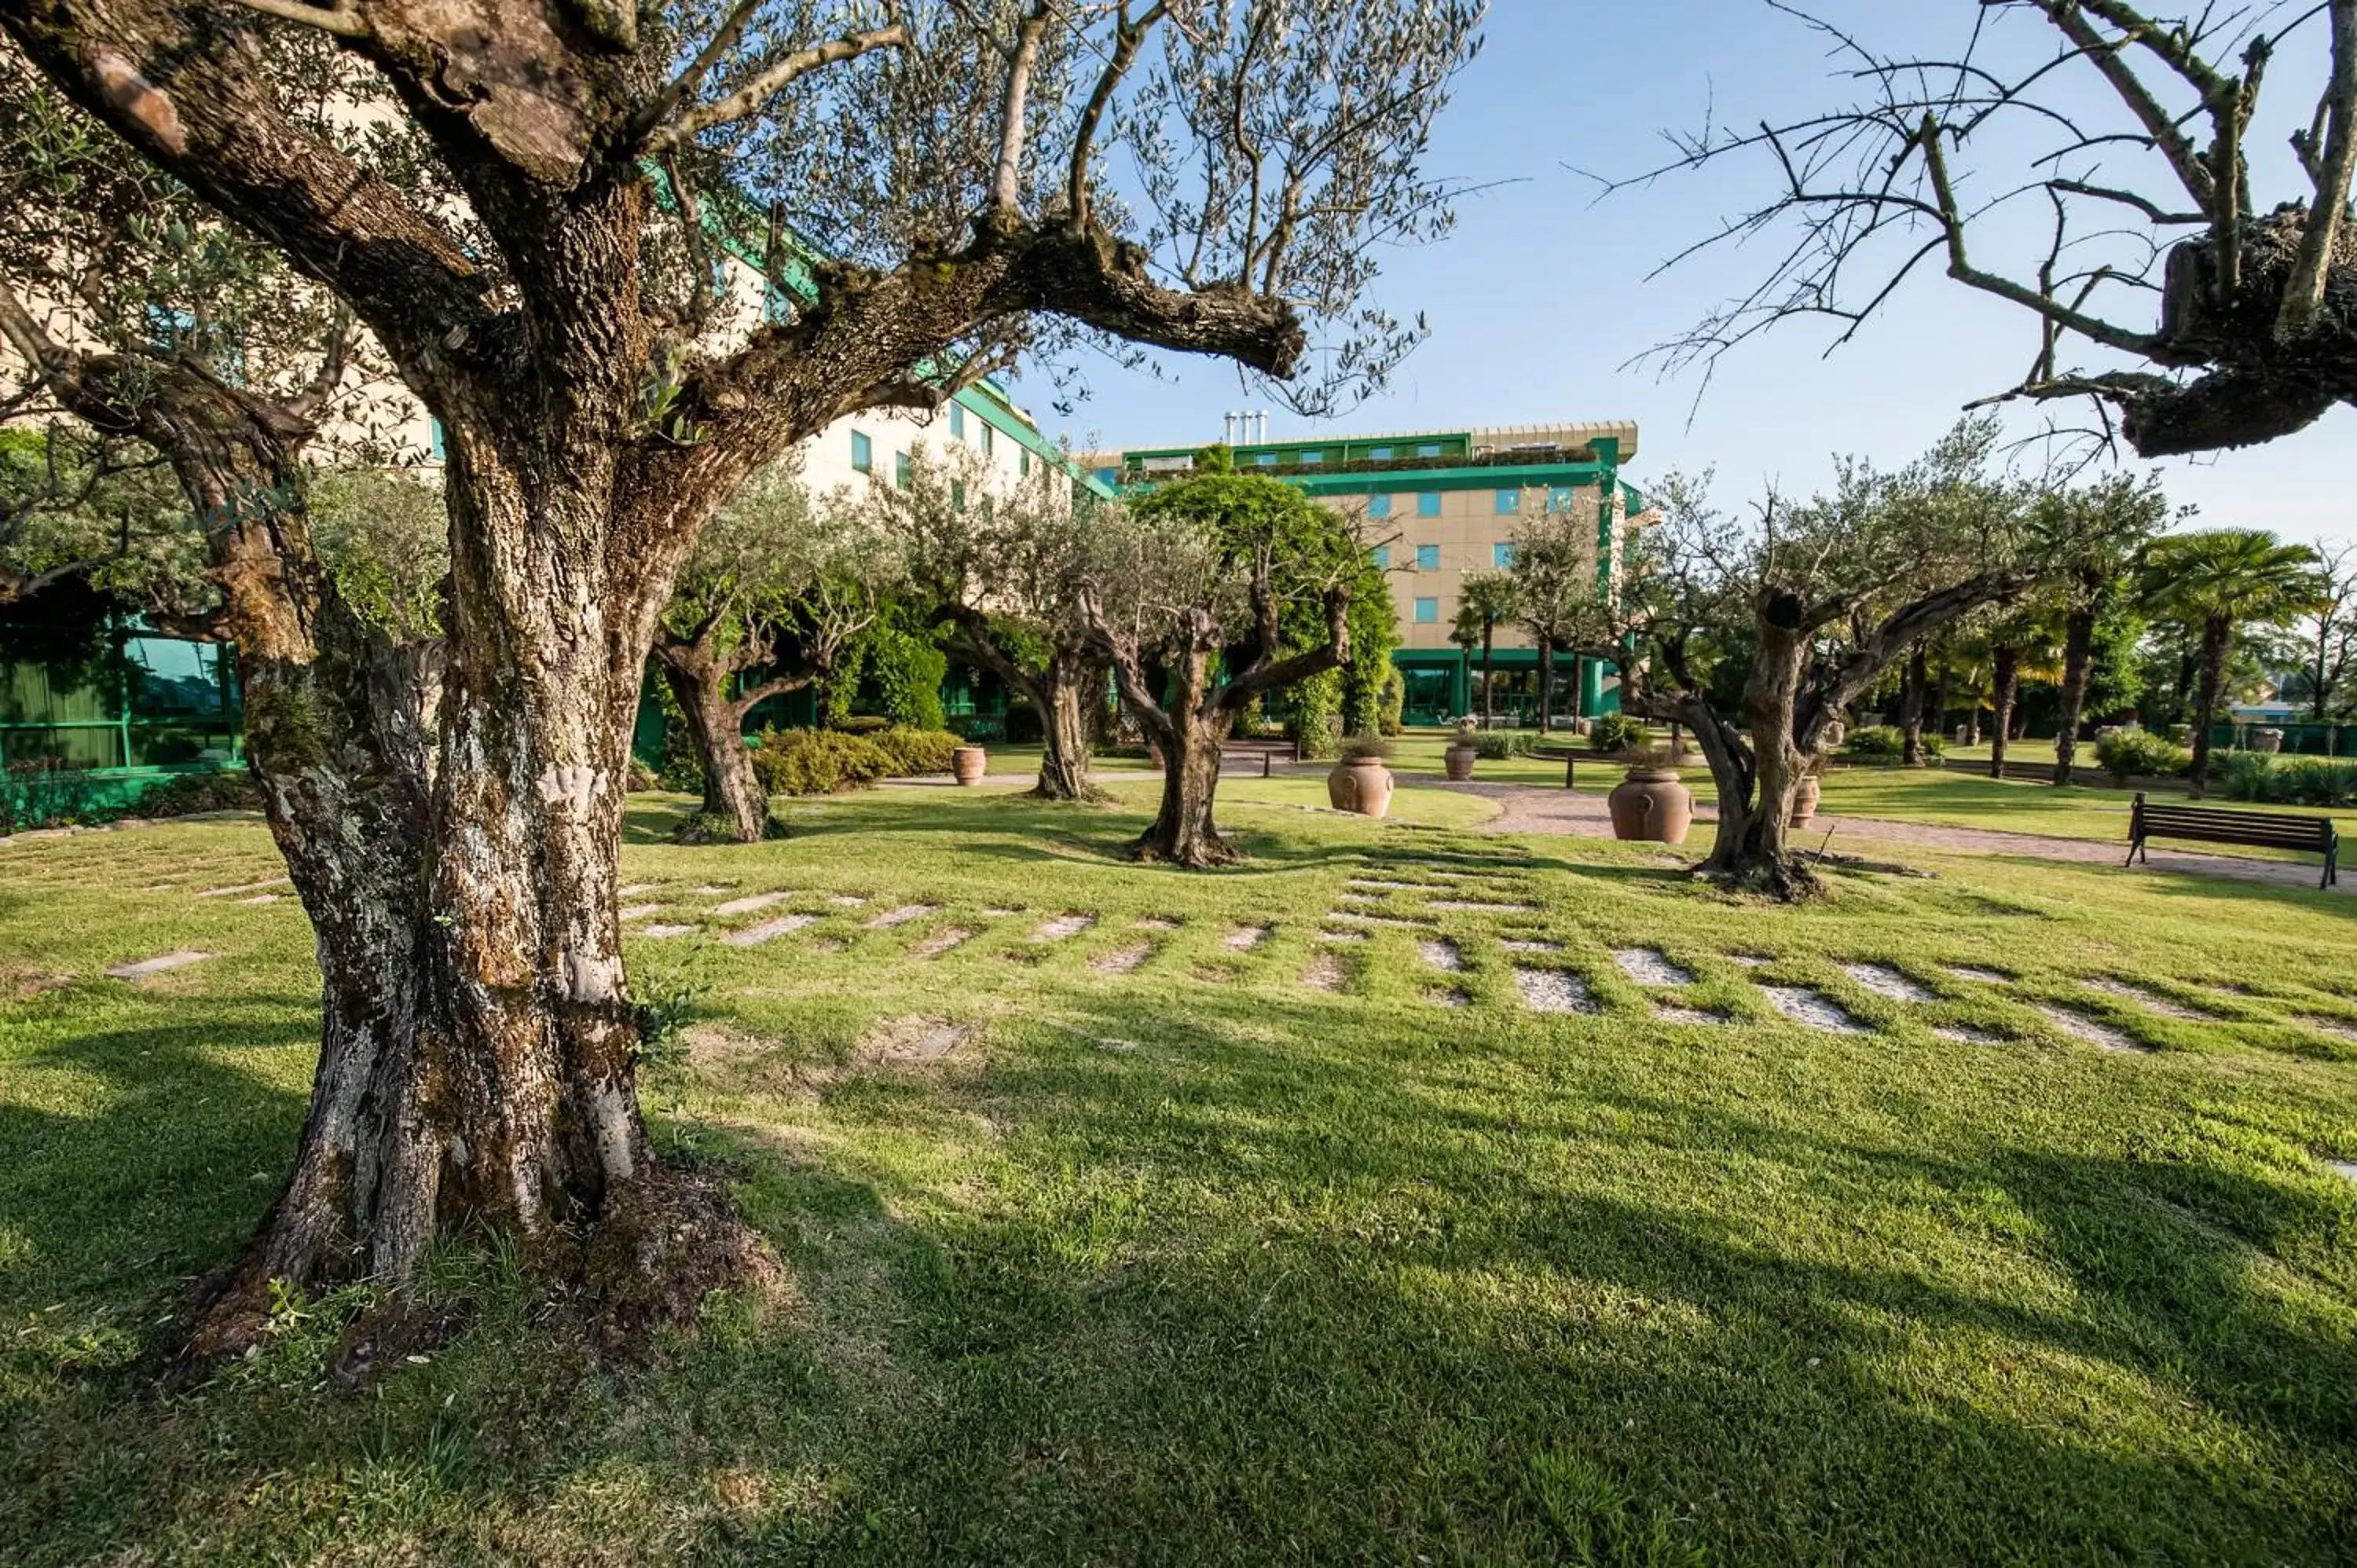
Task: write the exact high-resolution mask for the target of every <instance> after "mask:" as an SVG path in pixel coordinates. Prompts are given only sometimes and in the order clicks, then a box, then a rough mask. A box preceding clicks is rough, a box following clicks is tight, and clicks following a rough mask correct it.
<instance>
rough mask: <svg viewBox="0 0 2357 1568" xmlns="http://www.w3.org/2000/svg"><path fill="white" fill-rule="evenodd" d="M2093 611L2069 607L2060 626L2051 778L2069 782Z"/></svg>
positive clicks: (2091, 646) (2090, 657)
mask: <svg viewBox="0 0 2357 1568" xmlns="http://www.w3.org/2000/svg"><path fill="white" fill-rule="evenodd" d="M2094 650H2095V612H2094V611H2093V610H2072V612H2071V615H2070V618H2069V619H2068V620H2066V621H2065V622H2064V624H2063V630H2062V711H2061V718H2060V723H2059V727H2057V728H2056V730H2055V732H2054V782H2055V783H2056V784H2058V785H2067V784H2069V783H2070V782H2071V768H2072V763H2074V762H2075V761H2076V760H2077V759H2078V755H2079V727H2080V725H2082V724H2083V722H2084V715H2085V711H2086V706H2087V682H2088V678H2089V676H2090V675H2091V673H2092V672H2093V668H2094Z"/></svg>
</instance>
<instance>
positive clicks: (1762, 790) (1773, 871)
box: [1695, 600, 1819, 899]
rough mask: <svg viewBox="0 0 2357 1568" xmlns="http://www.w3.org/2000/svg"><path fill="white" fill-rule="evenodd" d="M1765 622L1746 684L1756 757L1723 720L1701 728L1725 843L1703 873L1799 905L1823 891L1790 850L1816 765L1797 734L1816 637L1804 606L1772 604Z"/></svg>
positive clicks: (1719, 843) (1720, 835) (1697, 729)
mask: <svg viewBox="0 0 2357 1568" xmlns="http://www.w3.org/2000/svg"><path fill="white" fill-rule="evenodd" d="M1758 621H1759V626H1760V647H1759V650H1758V652H1757V653H1756V654H1755V655H1754V656H1753V659H1752V661H1751V668H1750V671H1749V673H1748V674H1747V675H1746V676H1745V678H1744V682H1743V716H1744V722H1745V725H1746V726H1747V728H1748V729H1749V732H1750V755H1749V757H1748V758H1745V757H1741V755H1740V754H1739V753H1738V752H1737V751H1736V749H1735V746H1734V744H1733V737H1731V736H1728V735H1727V731H1726V726H1725V725H1721V724H1720V723H1718V722H1717V720H1716V719H1712V720H1711V722H1708V723H1700V724H1696V725H1695V738H1696V739H1697V740H1699V741H1700V742H1701V743H1702V746H1703V752H1704V755H1705V756H1706V757H1709V758H1710V764H1711V778H1712V780H1713V782H1714V783H1716V784H1717V787H1718V836H1717V841H1716V842H1715V843H1713V844H1712V845H1711V852H1710V855H1709V857H1708V858H1707V859H1706V860H1705V861H1704V862H1703V864H1702V870H1703V871H1704V872H1705V873H1706V874H1708V875H1714V876H1718V877H1723V878H1725V879H1726V880H1727V882H1729V883H1731V884H1732V885H1734V886H1738V887H1740V888H1744V889H1746V890H1749V891H1752V892H1758V893H1764V894H1766V895H1768V896H1769V897H1774V898H1780V899H1795V898H1801V897H1807V896H1808V895H1809V894H1811V893H1813V892H1815V891H1816V890H1817V888H1818V886H1819V882H1818V879H1817V876H1816V874H1815V873H1814V872H1813V871H1811V870H1810V869H1809V867H1808V866H1807V865H1805V864H1803V862H1802V860H1801V859H1800V857H1799V856H1798V855H1796V854H1792V852H1791V850H1790V848H1789V847H1788V839H1789V835H1790V829H1791V823H1792V802H1793V800H1794V799H1795V798H1796V797H1797V796H1798V795H1799V794H1800V790H1801V780H1802V779H1803V777H1804V776H1805V775H1806V774H1807V772H1808V765H1809V754H1808V752H1806V751H1804V750H1803V748H1802V745H1801V737H1800V736H1797V735H1796V734H1795V719H1796V711H1797V709H1798V706H1799V703H1800V695H1801V682H1802V671H1803V668H1804V667H1805V665H1806V663H1807V660H1808V652H1809V639H1808V629H1807V628H1806V627H1805V626H1804V625H1803V624H1802V622H1801V621H1800V619H1799V606H1798V604H1797V602H1795V603H1794V604H1792V606H1791V607H1790V613H1785V611H1784V610H1783V609H1781V608H1780V607H1779V605H1778V603H1777V602H1775V601H1774V600H1771V601H1770V604H1769V605H1768V606H1767V607H1766V608H1765V609H1764V611H1763V612H1762V613H1761V614H1760V616H1759V617H1758ZM1787 623H1789V624H1787ZM1722 754H1724V757H1722ZM1730 802H1731V803H1732V806H1733V809H1732V811H1730V810H1729V806H1730Z"/></svg>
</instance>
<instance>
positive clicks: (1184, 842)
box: [1137, 709, 1243, 870]
mask: <svg viewBox="0 0 2357 1568" xmlns="http://www.w3.org/2000/svg"><path fill="white" fill-rule="evenodd" d="M1171 721H1172V722H1171V723H1170V725H1168V728H1167V731H1166V733H1164V734H1163V735H1161V736H1159V737H1157V738H1158V739H1159V740H1160V742H1161V745H1162V806H1161V809H1160V810H1159V811H1157V812H1156V813H1155V817H1154V825H1153V826H1152V827H1150V828H1148V829H1146V832H1145V833H1144V835H1143V836H1141V837H1140V838H1139V839H1138V841H1137V857H1138V858H1139V859H1141V860H1158V861H1167V862H1168V863H1169V864H1171V865H1184V866H1189V867H1192V868H1194V869H1196V870H1206V869H1209V868H1210V867H1211V866H1215V865H1233V864H1234V863H1235V862H1237V861H1239V860H1242V859H1243V855H1242V854H1239V853H1237V851H1236V849H1235V847H1234V846H1233V845H1232V844H1230V843H1228V841H1227V840H1226V839H1224V838H1222V837H1221V836H1220V831H1219V829H1218V827H1216V826H1215V825H1214V824H1213V822H1212V821H1211V807H1212V803H1213V801H1214V800H1215V799H1216V797H1217V795H1218V791H1219V788H1220V746H1221V744H1222V742H1223V741H1225V740H1226V739H1227V736H1228V729H1229V725H1230V718H1229V715H1228V714H1226V713H1225V712H1223V711H1215V712H1214V713H1213V714H1212V715H1211V716H1210V717H1208V718H1199V717H1189V716H1188V714H1186V713H1185V712H1184V711H1181V710H1177V709H1174V710H1173V711H1172V713H1171Z"/></svg>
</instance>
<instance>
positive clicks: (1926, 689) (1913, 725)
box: [1899, 645, 1932, 768]
mask: <svg viewBox="0 0 2357 1568" xmlns="http://www.w3.org/2000/svg"><path fill="white" fill-rule="evenodd" d="M1931 686H1932V671H1931V661H1930V660H1929V658H1928V657H1927V656H1926V654H1925V653H1924V651H1923V650H1922V648H1921V645H1918V646H1917V647H1916V649H1915V650H1914V651H1912V652H1911V653H1910V654H1908V656H1907V673H1906V674H1905V675H1904V676H1902V677H1901V678H1900V699H1899V729H1900V742H1899V760H1900V763H1901V764H1902V765H1904V766H1906V767H1909V768H1921V767H1922V766H1923V700H1924V698H1925V697H1926V696H1928V695H1929V694H1930V692H1931Z"/></svg>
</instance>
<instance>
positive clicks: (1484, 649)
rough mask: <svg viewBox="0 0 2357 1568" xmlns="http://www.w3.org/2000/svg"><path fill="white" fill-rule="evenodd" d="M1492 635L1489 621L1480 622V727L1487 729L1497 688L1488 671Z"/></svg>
mask: <svg viewBox="0 0 2357 1568" xmlns="http://www.w3.org/2000/svg"><path fill="white" fill-rule="evenodd" d="M1492 635H1493V628H1491V625H1490V623H1489V622H1487V621H1484V622H1482V623H1481V727H1482V728H1483V729H1488V728H1489V727H1490V720H1491V702H1492V701H1493V700H1494V698H1495V696H1496V693H1497V690H1498V683H1497V682H1496V681H1495V680H1494V679H1492V678H1491V673H1490V643H1491V638H1492Z"/></svg>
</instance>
